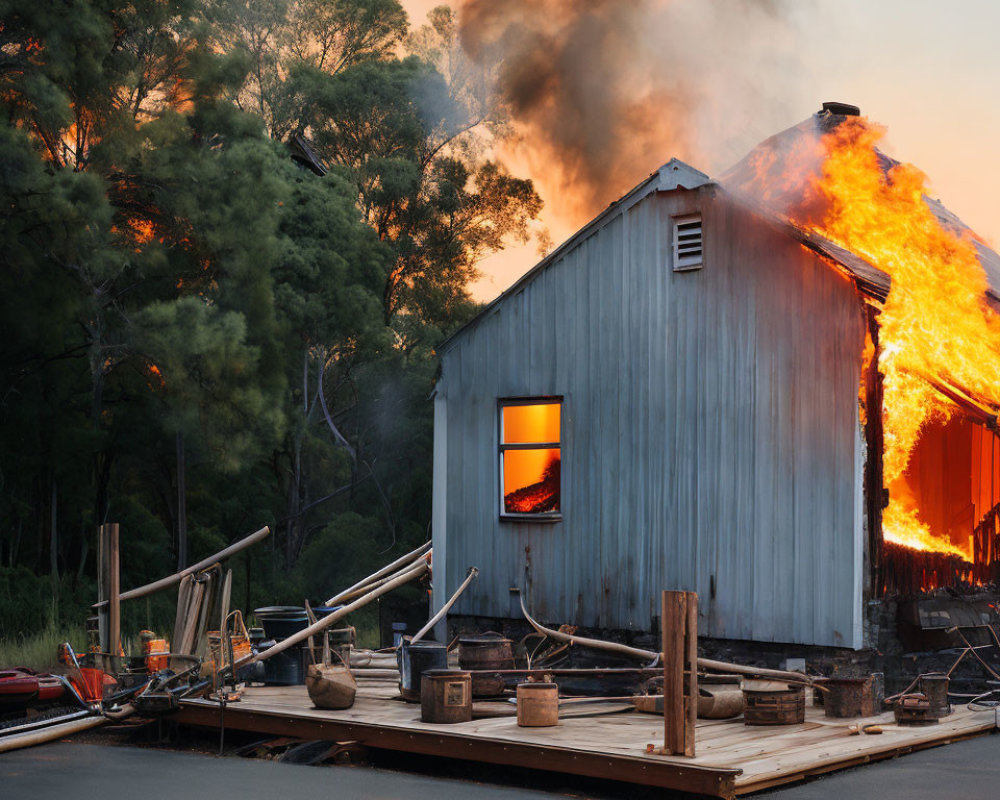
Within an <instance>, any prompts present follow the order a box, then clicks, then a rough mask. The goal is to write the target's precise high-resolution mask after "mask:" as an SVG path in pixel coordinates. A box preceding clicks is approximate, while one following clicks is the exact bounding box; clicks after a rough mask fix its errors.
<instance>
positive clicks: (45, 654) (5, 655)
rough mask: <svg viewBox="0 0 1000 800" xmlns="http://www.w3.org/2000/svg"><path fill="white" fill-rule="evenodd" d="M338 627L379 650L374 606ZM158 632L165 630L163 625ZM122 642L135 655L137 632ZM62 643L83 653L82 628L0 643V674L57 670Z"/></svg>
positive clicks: (52, 629)
mask: <svg viewBox="0 0 1000 800" xmlns="http://www.w3.org/2000/svg"><path fill="white" fill-rule="evenodd" d="M341 625H354V626H355V627H356V628H357V646H358V647H366V648H372V649H377V648H378V647H379V627H378V609H377V607H376V606H375V605H371V606H369V607H367V608H363V609H359V610H358V611H356V612H355V613H353V614H351V615H350V617H348V618H347V619H346V620H344V621H343V622H342V623H338V624H337V626H336V627H340V626H341ZM161 630H167V625H166V623H164V624H163V625H162V626H161ZM168 635H169V634H168ZM122 639H123V640H124V641H123V645H124V647H125V651H126V652H133V653H134V652H138V650H137V648H138V633H137V631H136V632H135V635H129V634H125V635H123V636H122ZM63 642H69V643H70V644H71V645H72V646H73V647H75V648H76V652H78V653H81V652H83V651H84V649H85V647H86V643H87V639H86V632H85V631H84V628H83V626H82V625H79V626H73V625H60V626H58V627H52V626H49V627H47V628H45V629H44V630H41V631H39V632H38V633H36V634H34V635H33V636H18V637H13V638H10V639H0V670H2V669H7V668H10V667H30V668H31V669H33V670H37V671H39V672H50V671H53V670H59V667H60V664H59V645H60V644H62V643H63Z"/></svg>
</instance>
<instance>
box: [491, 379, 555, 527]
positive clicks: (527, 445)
mask: <svg viewBox="0 0 1000 800" xmlns="http://www.w3.org/2000/svg"><path fill="white" fill-rule="evenodd" d="M540 405H558V406H559V441H558V442H517V443H509V444H507V443H504V440H503V412H504V409H505V408H507V407H508V406H540ZM565 406H566V404H565V398H564V397H563V395H561V394H559V395H551V394H550V395H532V396H530V397H520V396H519V397H499V398H497V460H496V462H495V463H496V465H497V470H498V471H497V480H496V484H495V485H496V487H497V503H498V505H497V510H498V513H499V516H500V521H501V522H561V521H562V518H563V512H562V486H563V479H562V466H561V464H560V475H559V510H558V511H542V512H533V513H531V512H517V511H513V512H512V511H506V510H505V509H504V502H503V500H504V475H503V457H504V453H505V452H506V451H508V450H558V451H559V460H560V462H561V461H562V449H563V438H564V437H563V409H564V408H565Z"/></svg>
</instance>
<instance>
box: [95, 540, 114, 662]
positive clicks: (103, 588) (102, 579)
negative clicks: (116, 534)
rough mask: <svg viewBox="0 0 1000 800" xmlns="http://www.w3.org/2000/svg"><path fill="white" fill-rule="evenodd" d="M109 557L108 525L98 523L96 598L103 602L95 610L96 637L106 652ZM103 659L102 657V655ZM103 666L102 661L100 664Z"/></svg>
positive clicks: (109, 576)
mask: <svg viewBox="0 0 1000 800" xmlns="http://www.w3.org/2000/svg"><path fill="white" fill-rule="evenodd" d="M110 558H111V547H110V542H109V541H108V526H107V525H99V526H98V527H97V600H98V602H100V603H104V605H102V606H101V607H100V608H98V610H97V637H98V642H99V644H100V649H101V652H102V653H108V652H110V651H111V648H110V647H109V645H108V634H109V632H110V630H109V626H108V622H109V620H108V617H109V615H110V612H111V604H110V603H108V602H107V601H108V600H110V599H111V586H110V579H111V570H110V568H109V566H108V564H109V560H110ZM102 660H103V657H102ZM101 666H102V667H103V666H104V665H103V663H102V664H101Z"/></svg>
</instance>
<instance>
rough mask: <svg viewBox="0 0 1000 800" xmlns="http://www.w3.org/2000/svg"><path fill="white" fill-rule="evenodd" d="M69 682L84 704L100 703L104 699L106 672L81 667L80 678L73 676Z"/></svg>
mask: <svg viewBox="0 0 1000 800" xmlns="http://www.w3.org/2000/svg"><path fill="white" fill-rule="evenodd" d="M69 680H70V683H72V684H73V686H75V687H76V690H77V691H78V692H79V693H80V695H81V696H82V697H83V699H84V702H87V703H99V702H101V701H102V700H103V699H104V670H101V669H93V668H91V667H80V674H79V676H76V675H71V676H70V679H69Z"/></svg>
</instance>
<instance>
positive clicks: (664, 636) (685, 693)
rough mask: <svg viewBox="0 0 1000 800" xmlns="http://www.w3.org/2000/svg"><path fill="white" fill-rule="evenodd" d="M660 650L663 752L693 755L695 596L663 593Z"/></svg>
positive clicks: (696, 615)
mask: <svg viewBox="0 0 1000 800" xmlns="http://www.w3.org/2000/svg"><path fill="white" fill-rule="evenodd" d="M660 634H661V644H662V647H663V752H664V753H666V754H667V755H685V756H693V755H694V726H695V720H696V718H697V714H698V595H697V594H695V593H694V592H664V593H663V598H662V601H661V604H660Z"/></svg>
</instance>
